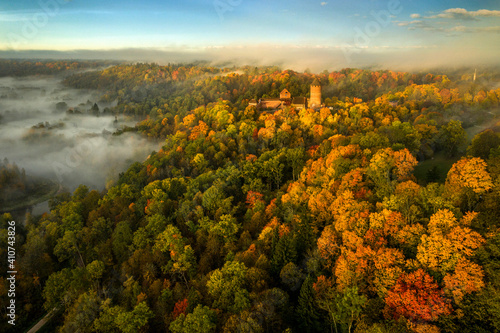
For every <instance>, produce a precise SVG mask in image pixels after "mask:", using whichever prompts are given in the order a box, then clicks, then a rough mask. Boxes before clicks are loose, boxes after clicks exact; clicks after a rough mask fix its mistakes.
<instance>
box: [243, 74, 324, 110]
mask: <svg viewBox="0 0 500 333" xmlns="http://www.w3.org/2000/svg"><path fill="white" fill-rule="evenodd" d="M248 105H250V106H255V107H256V108H258V109H275V110H276V109H281V108H283V107H284V106H289V105H292V106H293V107H295V108H296V109H305V108H308V107H309V108H312V109H317V108H320V107H322V106H323V105H322V104H321V84H320V83H319V81H318V79H314V81H313V83H312V84H311V94H310V98H309V100H308V99H307V98H306V97H293V98H292V94H291V93H290V92H289V91H288V90H287V89H283V90H282V91H281V92H280V98H261V99H259V101H257V100H256V99H252V100H250V101H249V102H248Z"/></svg>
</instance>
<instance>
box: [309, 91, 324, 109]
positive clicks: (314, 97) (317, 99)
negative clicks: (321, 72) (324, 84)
mask: <svg viewBox="0 0 500 333" xmlns="http://www.w3.org/2000/svg"><path fill="white" fill-rule="evenodd" d="M307 104H309V107H319V106H321V86H311V97H310V98H309V101H308V103H307Z"/></svg>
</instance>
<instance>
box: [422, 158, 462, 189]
mask: <svg viewBox="0 0 500 333" xmlns="http://www.w3.org/2000/svg"><path fill="white" fill-rule="evenodd" d="M459 159H460V156H457V157H452V158H449V157H446V156H445V154H443V153H440V154H436V156H435V157H434V158H433V159H430V160H425V161H422V162H420V163H418V165H417V166H416V167H415V170H414V171H413V174H414V175H415V177H416V178H417V181H418V183H419V184H420V185H425V184H427V183H428V182H429V180H431V181H432V176H431V177H429V176H430V175H429V173H432V171H430V170H433V169H434V171H435V180H434V181H436V182H438V183H444V182H445V180H446V175H447V174H448V171H449V170H450V168H451V166H452V165H453V164H454V163H455V162H457V161H458V160H459ZM430 178H431V179H430Z"/></svg>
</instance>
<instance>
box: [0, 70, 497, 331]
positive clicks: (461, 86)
mask: <svg viewBox="0 0 500 333" xmlns="http://www.w3.org/2000/svg"><path fill="white" fill-rule="evenodd" d="M473 74H474V73H473V72H470V73H461V74H457V73H450V74H449V75H445V74H432V73H426V74H420V73H416V74H414V73H406V72H393V71H390V70H381V71H371V70H361V69H343V70H340V71H335V72H324V73H321V74H311V73H298V72H295V71H292V70H281V69H279V68H277V67H259V68H255V67H248V66H247V67H241V68H239V67H238V68H216V67H210V66H208V65H202V64H194V65H175V64H170V65H168V66H160V65H157V64H132V65H130V64H122V65H117V66H113V67H109V68H106V69H103V70H95V71H86V72H83V73H79V74H71V75H69V76H67V77H66V78H65V80H64V83H65V84H67V85H69V86H71V87H75V88H85V89H99V90H100V91H101V93H102V97H101V101H102V102H107V103H109V102H111V101H117V104H116V106H114V107H113V108H111V109H110V112H113V113H115V114H125V115H130V116H133V117H136V118H137V119H138V120H139V122H138V123H137V125H136V126H135V127H133V128H125V129H123V130H121V131H118V132H116V133H115V135H120V132H122V131H137V132H138V133H141V134H142V135H144V136H146V137H150V138H155V139H161V140H163V141H164V144H163V146H162V148H161V149H160V150H159V151H157V152H153V153H152V154H151V155H150V156H149V157H148V158H147V159H146V160H145V161H138V162H136V163H134V164H132V165H131V166H130V167H129V168H128V170H127V171H125V172H123V173H121V174H120V177H119V180H118V182H117V183H116V184H114V185H113V186H110V187H109V188H108V190H106V191H103V192H102V193H99V192H97V191H95V190H91V189H89V188H88V187H87V186H85V184H82V185H81V186H80V187H79V188H78V189H77V190H76V191H74V193H72V194H70V193H61V194H58V195H57V196H55V197H54V198H53V199H52V200H51V202H50V209H51V211H50V213H46V214H44V215H42V216H40V217H34V216H28V218H27V221H26V225H25V226H22V225H21V224H20V223H19V224H18V225H17V236H16V237H17V240H16V246H17V248H18V253H19V254H18V255H19V257H18V261H17V263H16V264H17V265H18V267H19V273H18V275H17V279H18V288H19V290H22V293H19V295H18V296H17V302H18V315H19V317H18V318H19V319H18V320H19V321H18V325H19V326H17V327H18V328H19V327H28V326H29V325H30V324H32V321H33V320H34V318H37V317H39V316H41V315H42V314H43V309H45V310H46V311H52V310H54V311H55V312H56V313H57V315H56V320H55V321H54V322H53V323H52V325H53V327H54V330H55V329H56V328H55V327H57V330H59V331H61V332H76V331H80V332H157V331H158V332H164V331H170V332H215V331H217V332H219V331H224V332H325V331H330V332H457V331H462V332H495V331H499V330H500V310H499V309H500V299H499V296H498V295H500V293H499V292H500V284H499V281H500V252H499V250H498V248H499V246H500V234H499V228H500V164H499V163H500V134H499V133H498V129H499V125H498V123H497V122H498V115H499V100H500V87H498V81H496V82H497V86H495V84H494V82H495V80H498V74H495V73H491V72H488V73H478V76H477V78H476V80H474V78H473ZM314 79H318V80H319V81H320V83H321V85H322V95H323V103H324V104H325V105H324V107H322V108H320V109H317V110H312V109H300V110H299V109H295V108H293V107H285V108H284V109H281V110H258V109H256V108H255V107H253V106H248V102H249V100H251V99H258V98H261V97H278V96H279V92H280V91H281V90H282V89H284V88H286V89H288V91H290V93H291V94H292V96H308V94H309V86H310V84H311V82H313V80H314ZM97 104H99V101H97ZM474 125H484V129H486V128H488V130H485V131H481V129H483V128H482V127H481V128H480V129H479V130H476V128H474V127H473V126H474ZM466 130H467V131H468V132H466ZM468 133H469V138H468ZM476 133H477V134H476ZM472 136H473V138H472V140H470V137H472ZM434 159H435V160H440V161H445V162H446V163H448V164H449V166H448V167H443V166H442V165H436V164H433V160H434ZM12 168H13V167H9V169H5V167H4V169H5V171H2V174H4V173H5V172H12V171H10V170H11V169H12ZM419 168H420V169H419ZM18 173H19V172H17V174H18ZM2 179H3V178H2ZM11 183H12V182H10V183H8V185H9V186H12V184H11ZM16 184H17V183H16ZM16 186H17V185H16ZM10 219H11V217H10V216H9V214H5V215H3V217H2V218H1V219H0V228H2V229H1V232H2V233H3V234H6V233H7V231H6V229H7V222H8V221H9V220H10ZM5 241H6V237H2V239H1V240H0V242H2V246H1V247H0V252H2V253H1V255H2V256H4V257H5V256H6V253H5V249H6V248H7V246H6V244H5ZM6 265H7V264H6V263H2V272H6V271H7V267H6ZM2 274H4V273H2ZM7 289H8V288H7V281H6V278H5V276H3V277H2V278H0V291H1V292H0V295H1V298H2V302H6V300H7V297H6V291H7ZM2 315H3V316H4V320H3V321H2V324H1V325H3V326H2V330H3V329H5V330H7V329H8V328H9V327H8V326H7V324H6V320H5V318H6V317H5V315H6V314H5V313H2Z"/></svg>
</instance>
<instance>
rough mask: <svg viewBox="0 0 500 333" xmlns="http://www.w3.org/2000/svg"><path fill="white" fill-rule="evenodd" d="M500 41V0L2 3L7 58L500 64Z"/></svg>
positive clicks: (1, 46) (0, 43)
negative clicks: (130, 54)
mask: <svg viewBox="0 0 500 333" xmlns="http://www.w3.org/2000/svg"><path fill="white" fill-rule="evenodd" d="M499 45H500V2H499V1H496V0H495V1H493V0H491V1H474V2H472V1H461V0H458V1H456V0H455V1H429V0H420V1H416V0H388V1H375V0H358V1H338V0H326V1H314V0H313V1H311V0H308V1H304V0H289V1H283V0H275V1H262V0H207V1H205V0H178V1H170V0H163V1H154V0H143V1H131V0H121V1H115V0H112V1H102V0H72V1H65V0H40V1H28V0H17V1H11V2H8V3H7V2H6V1H4V2H2V3H1V4H0V51H2V50H3V51H10V53H9V52H7V53H5V54H12V51H18V53H19V52H23V51H26V50H55V51H60V52H62V54H64V52H75V51H74V50H92V51H95V54H96V55H103V54H105V52H109V56H111V54H114V53H112V52H116V51H118V50H123V49H130V48H133V49H139V50H155V51H164V52H167V53H168V52H171V53H175V54H181V53H182V54H186V53H187V54H189V53H190V54H194V53H196V54H200V55H203V54H205V55H206V56H207V57H209V58H210V57H213V58H215V57H218V56H224V55H225V56H227V57H229V58H230V57H242V56H246V57H249V58H250V57H254V58H255V59H258V58H259V57H262V58H263V59H265V58H266V55H268V56H269V57H270V58H269V59H266V60H269V61H276V60H280V59H281V61H284V62H286V59H287V55H286V53H288V54H289V58H290V59H292V58H293V61H292V63H293V62H294V61H295V63H297V62H298V61H299V60H300V57H307V56H309V57H311V58H313V59H316V58H317V59H316V61H318V60H319V58H321V59H323V58H324V57H328V56H330V57H331V59H332V61H335V62H336V63H340V62H342V63H343V64H347V65H349V64H350V63H355V64H357V63H359V62H365V63H366V62H367V61H368V60H369V59H370V58H371V59H377V61H380V60H382V59H385V58H387V59H396V60H397V59H399V60H402V59H401V57H407V58H408V57H409V58H408V61H410V60H411V59H415V60H420V61H424V60H426V59H428V60H429V61H430V60H432V59H433V58H435V57H436V56H435V53H436V50H439V52H440V54H442V55H444V56H445V57H450V56H451V57H452V58H453V59H454V58H457V57H458V54H460V59H461V61H464V62H466V61H472V60H473V61H476V62H481V61H484V62H495V61H496V60H495V59H496V58H498V56H500V46H499ZM136 51H137V50H136ZM87 52H89V51H87ZM21 54H22V53H21ZM141 54H144V55H145V54H146V53H141ZM417 55H418V56H417ZM0 56H1V54H0ZM460 59H457V60H460ZM131 60H135V59H131ZM366 64H369V63H366ZM297 65H299V64H298V63H297ZM304 66H306V64H304Z"/></svg>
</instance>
